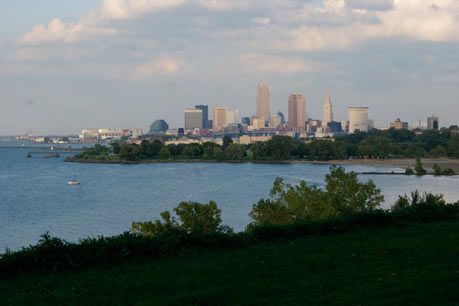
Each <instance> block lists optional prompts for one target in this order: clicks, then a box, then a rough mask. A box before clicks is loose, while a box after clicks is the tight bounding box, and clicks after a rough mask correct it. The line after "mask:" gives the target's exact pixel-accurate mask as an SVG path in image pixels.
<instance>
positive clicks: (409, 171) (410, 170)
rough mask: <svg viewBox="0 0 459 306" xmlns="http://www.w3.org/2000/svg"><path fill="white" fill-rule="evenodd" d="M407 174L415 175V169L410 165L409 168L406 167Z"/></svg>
mask: <svg viewBox="0 0 459 306" xmlns="http://www.w3.org/2000/svg"><path fill="white" fill-rule="evenodd" d="M405 174H406V175H413V174H414V171H413V169H411V168H410V167H408V168H406V169H405Z"/></svg>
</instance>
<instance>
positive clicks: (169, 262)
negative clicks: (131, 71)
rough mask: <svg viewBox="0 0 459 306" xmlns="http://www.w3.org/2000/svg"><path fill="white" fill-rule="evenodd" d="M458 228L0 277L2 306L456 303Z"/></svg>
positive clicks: (438, 225) (408, 229)
mask: <svg viewBox="0 0 459 306" xmlns="http://www.w3.org/2000/svg"><path fill="white" fill-rule="evenodd" d="M458 288H459V222H454V221H445V222H435V223H415V224H411V225H406V226H391V227H387V228H385V229H367V230H361V231H358V232H348V233H341V234H335V235H329V236H321V235H310V236H302V237H297V238H294V239H279V240H274V241H270V242H259V243H256V244H254V245H252V246H249V247H247V248H245V249H227V250H225V249H221V248H220V249H215V250H212V249H210V250H209V249H207V250H205V249H204V250H203V249H195V250H194V251H187V252H184V253H182V255H181V256H179V257H174V258H164V257H163V258H159V259H158V258H157V259H150V260H143V261H133V262H130V263H127V264H124V265H121V266H117V267H113V268H94V269H91V270H82V271H75V272H64V273H59V274H47V275H39V274H28V275H23V276H20V277H18V278H15V279H0V297H1V298H0V304H1V305H391V306H394V305H459V290H458Z"/></svg>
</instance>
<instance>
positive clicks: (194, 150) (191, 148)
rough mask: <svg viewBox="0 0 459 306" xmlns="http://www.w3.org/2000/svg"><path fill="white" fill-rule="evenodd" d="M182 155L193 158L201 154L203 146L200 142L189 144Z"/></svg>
mask: <svg viewBox="0 0 459 306" xmlns="http://www.w3.org/2000/svg"><path fill="white" fill-rule="evenodd" d="M182 155H184V156H186V157H191V158H192V157H198V156H201V155H202V151H201V146H200V145H198V144H189V145H187V146H186V147H185V148H184V149H183V151H182Z"/></svg>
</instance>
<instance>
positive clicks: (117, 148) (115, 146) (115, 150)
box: [111, 141, 121, 154]
mask: <svg viewBox="0 0 459 306" xmlns="http://www.w3.org/2000/svg"><path fill="white" fill-rule="evenodd" d="M111 145H112V150H113V154H120V151H121V145H120V143H119V142H118V141H114V142H112V143H111Z"/></svg>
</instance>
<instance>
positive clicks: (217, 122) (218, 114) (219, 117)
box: [213, 106, 228, 132]
mask: <svg viewBox="0 0 459 306" xmlns="http://www.w3.org/2000/svg"><path fill="white" fill-rule="evenodd" d="M227 112H228V108H227V107H226V106H215V107H214V118H213V120H214V121H213V130H214V131H216V132H217V131H221V130H222V129H223V128H225V127H227V126H228V124H227V123H226V119H227V118H226V113H227Z"/></svg>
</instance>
